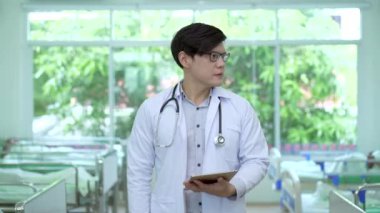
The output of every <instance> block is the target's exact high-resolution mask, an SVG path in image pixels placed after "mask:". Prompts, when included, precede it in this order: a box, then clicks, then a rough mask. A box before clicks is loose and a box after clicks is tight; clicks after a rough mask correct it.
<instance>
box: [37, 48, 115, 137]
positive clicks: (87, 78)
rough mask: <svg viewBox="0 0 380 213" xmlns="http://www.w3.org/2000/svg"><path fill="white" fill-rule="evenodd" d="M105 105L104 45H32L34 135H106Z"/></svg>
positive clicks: (106, 75) (106, 56) (106, 68)
mask: <svg viewBox="0 0 380 213" xmlns="http://www.w3.org/2000/svg"><path fill="white" fill-rule="evenodd" d="M107 105H108V49H107V48H82V47H81V48H79V47H77V48H73V47H46V48H42V47H35V48H34V116H35V120H34V124H33V132H34V135H80V136H103V135H106V133H107V130H108V128H109V125H108V124H107V116H108V110H107Z"/></svg>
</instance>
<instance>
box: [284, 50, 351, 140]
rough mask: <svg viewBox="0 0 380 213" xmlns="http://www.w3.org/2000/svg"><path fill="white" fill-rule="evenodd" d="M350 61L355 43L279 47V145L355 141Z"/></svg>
mask: <svg viewBox="0 0 380 213" xmlns="http://www.w3.org/2000/svg"><path fill="white" fill-rule="evenodd" d="M356 63H357V48H356V46H355V45H346V46H332V45H331V46H300V47H284V48H282V55H281V68H280V69H281V70H280V78H281V102H280V105H281V137H282V142H283V143H303V144H308V143H316V144H334V143H335V144H355V143H356V136H355V132H356V116H357V100H356V94H357V72H356Z"/></svg>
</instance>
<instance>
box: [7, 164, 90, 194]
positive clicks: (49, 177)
mask: <svg viewBox="0 0 380 213" xmlns="http://www.w3.org/2000/svg"><path fill="white" fill-rule="evenodd" d="M78 174H79V175H78V176H79V186H78V188H79V192H80V193H81V195H82V196H86V195H87V194H88V193H89V190H91V191H93V190H94V189H95V181H96V178H95V177H93V176H92V175H91V174H89V173H88V172H87V171H86V170H85V169H84V168H82V167H79V168H78ZM0 177H1V182H3V183H25V182H26V183H46V184H48V183H51V182H53V181H55V180H57V179H60V178H65V181H66V183H67V185H68V186H69V189H68V190H70V189H71V190H70V191H68V192H69V193H75V169H74V168H67V169H64V170H61V171H57V172H50V173H47V174H41V173H37V172H30V171H25V170H22V169H18V168H15V169H11V168H9V169H8V168H7V169H4V168H0ZM87 182H89V184H90V189H88V187H87ZM20 194H21V192H20ZM0 196H1V195H0ZM1 197H2V196H1Z"/></svg>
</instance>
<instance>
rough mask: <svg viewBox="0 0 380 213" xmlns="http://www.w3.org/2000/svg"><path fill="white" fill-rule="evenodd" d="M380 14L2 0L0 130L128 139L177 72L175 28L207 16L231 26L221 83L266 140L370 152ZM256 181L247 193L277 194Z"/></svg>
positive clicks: (302, 5)
mask: <svg viewBox="0 0 380 213" xmlns="http://www.w3.org/2000/svg"><path fill="white" fill-rule="evenodd" d="M379 20H380V1H377V0H365V1H362V0H356V1H355V0H339V1H337V0H336V1H333V0H331V1H330V0H323V1H315V0H304V1H291V0H281V1H280V0H270V1H262V0H251V1H239V0H235V1H190V0H182V1H154V0H146V1H137V0H75V1H74V0H9V1H7V0H0V38H1V39H0V65H1V66H0V97H1V99H0V138H3V139H4V140H5V139H8V138H36V137H60V138H65V137H68V138H85V137H90V138H93V137H95V138H96V137H100V138H102V137H103V138H118V139H120V140H121V141H127V139H128V136H129V134H130V131H131V128H132V124H133V120H134V116H135V113H136V110H137V109H138V107H139V106H140V104H141V103H142V102H143V101H144V100H145V99H146V98H148V97H151V96H153V95H155V94H156V93H158V92H160V91H161V90H163V89H166V88H169V87H172V86H173V85H174V84H176V83H177V82H178V81H179V80H180V79H181V78H182V71H181V70H180V69H179V68H178V66H177V65H176V64H175V63H174V61H173V59H172V56H171V52H170V48H169V46H170V41H171V39H172V37H173V34H174V33H175V32H176V31H177V30H178V29H179V28H181V27H182V26H184V25H187V24H190V23H192V22H204V23H207V24H212V25H215V26H217V27H219V28H220V29H222V30H223V31H224V33H225V34H226V35H227V37H228V38H227V41H226V48H227V50H228V51H229V52H230V53H231V58H230V60H229V61H228V63H227V65H226V70H227V71H226V75H225V81H224V85H223V86H224V87H226V88H228V89H231V90H232V91H234V92H236V93H238V94H240V95H241V96H243V97H245V98H246V99H248V100H249V102H250V103H251V104H252V106H253V107H254V108H255V110H256V111H257V113H258V116H259V119H260V120H261V123H262V127H263V129H264V131H265V136H266V138H267V141H268V144H269V146H270V148H276V149H278V150H279V151H280V153H281V154H282V155H298V154H300V153H301V154H302V153H304V152H309V151H313V152H316V151H318V152H322V153H331V152H356V151H358V152H362V153H364V154H365V155H367V154H368V153H369V152H371V151H373V150H376V149H380V143H379V137H380V127H379V125H378V121H379V120H380V113H378V109H380V86H379V85H380V84H379V82H380V71H379V67H380V57H379V55H380V40H379V38H380V37H379V35H380V25H379V24H378V23H377V22H378V21H379ZM79 143H80V142H79ZM266 181H267V182H266ZM271 184H272V182H270V180H264V181H263V183H262V185H261V186H260V187H262V188H260V187H258V189H256V190H257V191H261V192H262V191H263V190H265V189H267V188H268V187H269V188H271ZM257 191H256V192H255V191H253V193H252V196H251V197H249V200H250V201H251V202H252V203H255V202H256V203H257V202H258V203H260V202H261V203H278V202H279V199H280V198H279V197H280V194H279V193H278V192H277V193H276V192H270V191H271V190H269V192H268V193H267V194H265V193H264V194H263V195H262V196H260V197H257ZM255 193H256V196H255ZM272 193H274V194H272Z"/></svg>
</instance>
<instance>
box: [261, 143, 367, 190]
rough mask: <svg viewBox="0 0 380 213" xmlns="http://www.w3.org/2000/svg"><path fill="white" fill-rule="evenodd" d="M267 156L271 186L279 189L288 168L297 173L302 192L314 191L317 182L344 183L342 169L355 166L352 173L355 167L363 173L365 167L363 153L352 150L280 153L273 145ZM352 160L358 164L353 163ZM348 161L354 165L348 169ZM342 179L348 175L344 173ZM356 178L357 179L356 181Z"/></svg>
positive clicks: (365, 158)
mask: <svg viewBox="0 0 380 213" xmlns="http://www.w3.org/2000/svg"><path fill="white" fill-rule="evenodd" d="M269 159H270V165H269V168H268V175H269V177H270V179H271V180H273V181H274V186H273V188H274V189H275V190H278V191H280V190H281V185H282V180H281V173H282V171H284V170H288V169H291V170H293V171H294V172H295V173H296V174H297V175H298V177H299V179H300V183H301V184H302V190H303V191H304V192H312V191H315V184H316V183H317V182H318V181H326V180H328V179H330V180H332V181H333V182H334V183H335V184H336V185H338V184H339V182H344V181H346V182H347V180H343V179H342V177H340V176H339V173H340V172H341V171H342V170H352V168H354V170H355V172H357V170H360V171H361V172H364V171H365V170H366V169H367V168H366V162H365V161H366V160H367V157H366V155H364V154H362V153H359V152H353V151H300V152H299V153H298V154H297V155H285V156H283V155H281V153H280V151H279V150H278V149H277V148H272V149H271V150H270V154H269ZM354 161H357V163H353V162H354ZM347 162H350V164H351V165H352V164H356V165H354V166H351V168H348V167H347V166H346V165H347ZM348 172H351V171H348ZM355 175H356V174H355ZM345 179H349V178H348V177H347V176H345ZM353 179H355V178H353ZM355 181H356V182H357V180H354V182H355Z"/></svg>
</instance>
